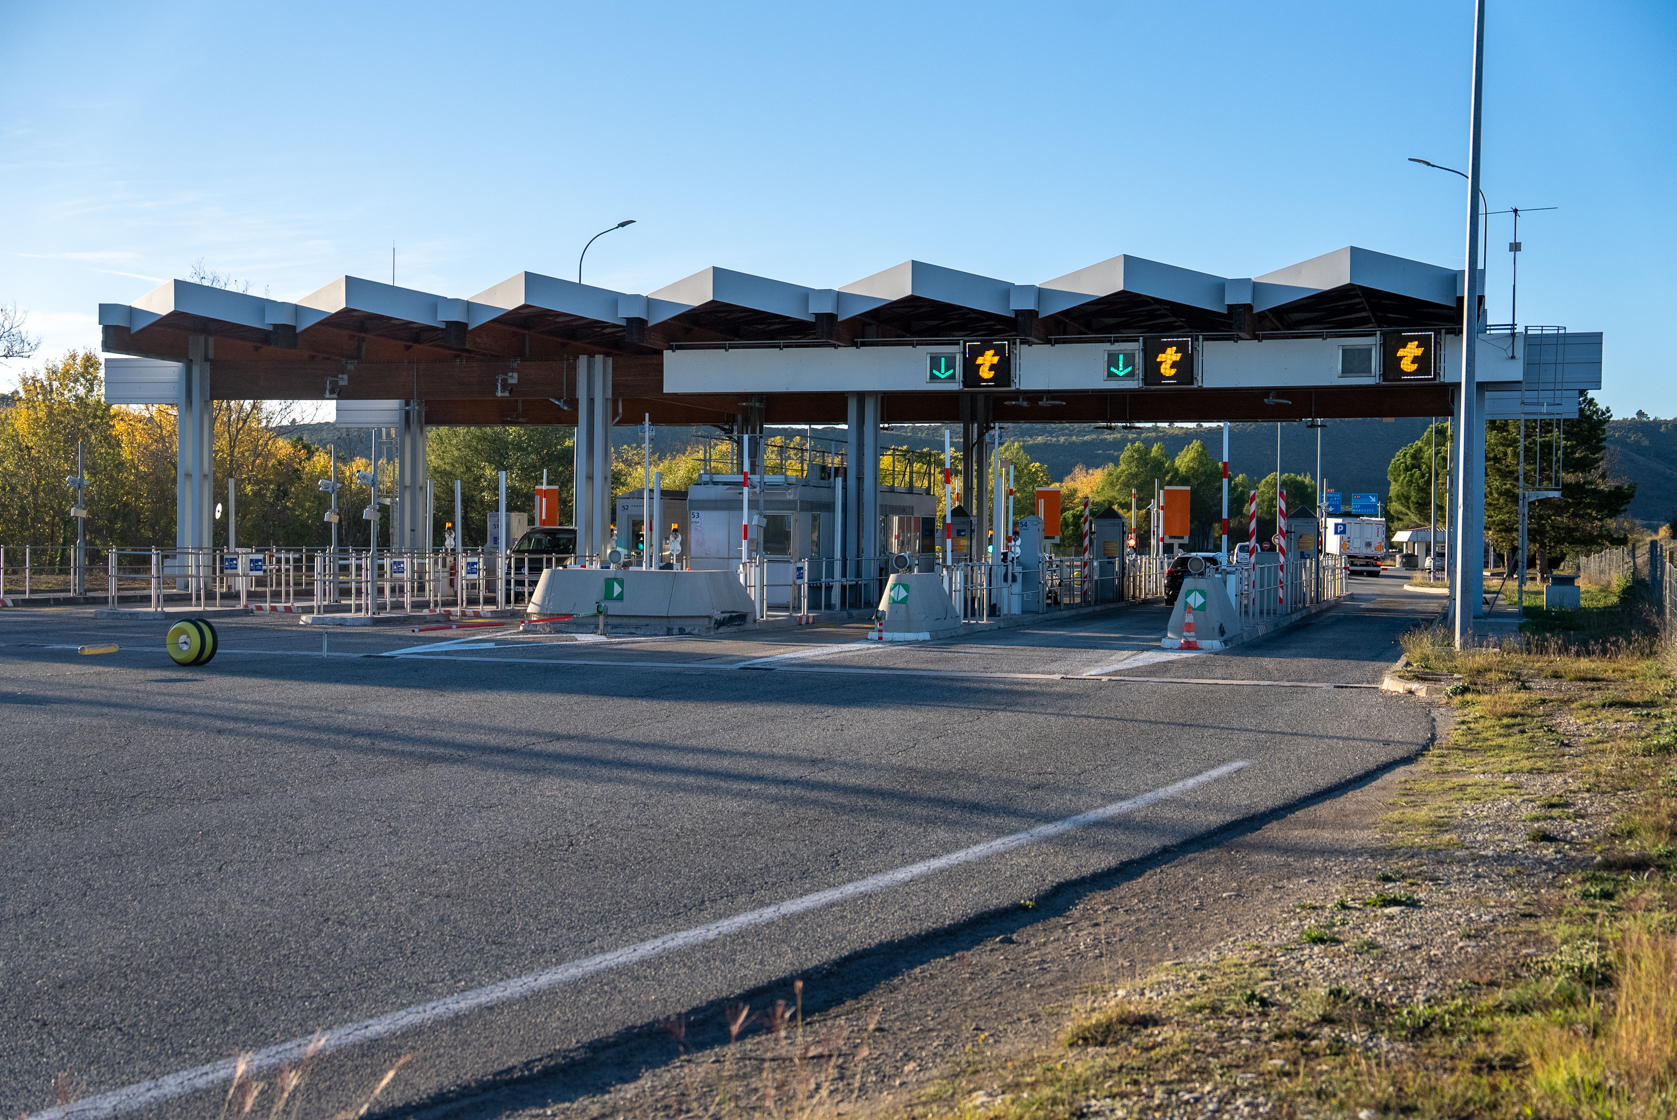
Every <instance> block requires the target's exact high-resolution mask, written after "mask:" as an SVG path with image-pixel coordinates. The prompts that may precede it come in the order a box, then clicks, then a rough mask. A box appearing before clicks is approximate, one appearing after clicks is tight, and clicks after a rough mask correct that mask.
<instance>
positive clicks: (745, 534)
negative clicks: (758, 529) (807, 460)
mask: <svg viewBox="0 0 1677 1120" xmlns="http://www.w3.org/2000/svg"><path fill="white" fill-rule="evenodd" d="M750 572H751V434H750V433H749V432H741V433H740V578H741V579H743V580H747V581H749V579H750ZM746 586H747V587H750V586H751V585H750V583H749V582H747V583H746Z"/></svg>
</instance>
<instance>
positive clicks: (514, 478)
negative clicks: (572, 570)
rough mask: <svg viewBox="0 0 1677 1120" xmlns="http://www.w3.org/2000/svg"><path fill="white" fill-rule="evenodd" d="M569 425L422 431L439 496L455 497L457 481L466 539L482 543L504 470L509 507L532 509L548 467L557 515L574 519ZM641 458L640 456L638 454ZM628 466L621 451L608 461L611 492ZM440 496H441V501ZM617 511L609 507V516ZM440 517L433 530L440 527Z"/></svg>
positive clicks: (617, 487)
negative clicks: (556, 495)
mask: <svg viewBox="0 0 1677 1120" xmlns="http://www.w3.org/2000/svg"><path fill="white" fill-rule="evenodd" d="M573 431H574V429H572V428H558V427H547V426H538V425H534V424H532V425H519V426H517V427H507V428H432V429H431V430H430V431H429V432H427V433H426V441H425V464H426V469H427V470H428V471H429V473H430V476H431V481H432V482H433V483H435V485H436V488H437V492H438V494H439V495H442V494H447V495H449V499H448V500H449V501H450V502H452V501H453V497H452V495H453V493H454V481H455V479H459V480H460V491H461V499H462V501H463V503H464V505H465V524H464V525H463V526H461V529H462V531H463V533H464V534H465V535H464V537H463V538H462V539H463V540H464V541H465V542H466V543H468V544H474V545H475V544H479V543H482V542H483V541H484V540H485V539H486V537H485V534H486V533H487V531H488V516H489V514H490V513H492V512H493V511H495V510H497V509H499V508H500V494H499V490H500V479H499V473H498V472H500V471H502V470H505V471H506V472H507V509H509V510H517V509H525V510H528V509H534V508H535V504H536V491H535V488H536V487H537V486H538V485H540V483H541V480H542V472H543V471H544V470H545V471H546V472H547V481H548V485H549V486H557V487H559V509H560V510H561V511H562V512H561V514H560V518H561V520H563V521H565V522H566V523H567V524H571V525H574V524H576V518H575V516H574V515H571V514H568V513H567V512H564V511H567V510H568V508H569V507H570V505H571V504H572V498H573V495H574V493H575V488H574V486H573V485H572V476H573V470H572V468H573V461H572V447H573V443H572V433H573ZM636 463H637V465H638V463H639V455H638V453H637V455H636ZM627 470H628V463H627V462H626V460H625V459H624V458H623V457H622V456H620V455H614V456H613V457H612V462H611V472H612V483H613V485H612V488H611V491H612V493H613V494H616V493H619V492H621V490H622V489H624V487H623V486H621V485H619V482H620V480H621V478H622V477H623V476H624V474H625V473H626V472H627ZM440 500H441V499H440V497H439V501H440ZM614 515H615V510H612V511H608V513H607V518H608V520H609V519H610V518H611V517H612V516H614ZM450 519H451V518H450V517H443V518H440V519H439V521H438V524H437V526H436V531H437V532H438V533H439V534H440V533H441V532H442V524H441V522H443V521H447V520H450Z"/></svg>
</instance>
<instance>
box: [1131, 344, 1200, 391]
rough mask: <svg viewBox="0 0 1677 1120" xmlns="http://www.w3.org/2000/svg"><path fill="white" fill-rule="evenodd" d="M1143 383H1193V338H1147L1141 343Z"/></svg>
mask: <svg viewBox="0 0 1677 1120" xmlns="http://www.w3.org/2000/svg"><path fill="white" fill-rule="evenodd" d="M1142 359H1143V360H1142V363H1141V383H1142V384H1143V385H1192V384H1193V383H1194V340H1193V339H1191V338H1149V339H1147V340H1146V341H1145V342H1144V343H1143V344H1142Z"/></svg>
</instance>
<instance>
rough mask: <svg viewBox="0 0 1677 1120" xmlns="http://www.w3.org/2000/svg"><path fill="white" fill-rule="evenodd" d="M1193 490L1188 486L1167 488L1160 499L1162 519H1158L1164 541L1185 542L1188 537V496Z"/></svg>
mask: <svg viewBox="0 0 1677 1120" xmlns="http://www.w3.org/2000/svg"><path fill="white" fill-rule="evenodd" d="M1191 493H1193V489H1192V488H1191V487H1188V486H1167V487H1165V488H1164V494H1163V496H1162V497H1161V499H1160V502H1161V504H1162V506H1163V510H1162V511H1161V512H1162V513H1163V515H1164V516H1163V517H1161V518H1160V521H1161V523H1162V526H1163V528H1164V533H1163V534H1162V536H1163V537H1164V539H1165V540H1172V539H1179V540H1186V539H1187V536H1188V495H1189V494H1191Z"/></svg>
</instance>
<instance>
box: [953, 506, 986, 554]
mask: <svg viewBox="0 0 1677 1120" xmlns="http://www.w3.org/2000/svg"><path fill="white" fill-rule="evenodd" d="M949 526H950V529H951V530H952V534H953V539H954V542H955V544H954V550H955V560H956V562H957V563H959V562H960V561H962V560H978V559H981V557H980V556H979V555H977V554H976V553H974V551H973V524H972V514H970V513H968V512H967V507H966V506H964V505H961V504H960V503H959V502H957V503H956V504H955V508H954V509H952V510H950V511H949Z"/></svg>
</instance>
